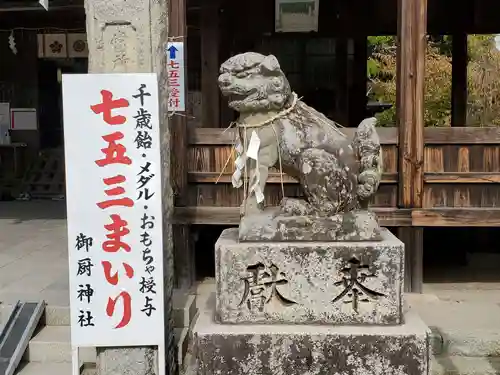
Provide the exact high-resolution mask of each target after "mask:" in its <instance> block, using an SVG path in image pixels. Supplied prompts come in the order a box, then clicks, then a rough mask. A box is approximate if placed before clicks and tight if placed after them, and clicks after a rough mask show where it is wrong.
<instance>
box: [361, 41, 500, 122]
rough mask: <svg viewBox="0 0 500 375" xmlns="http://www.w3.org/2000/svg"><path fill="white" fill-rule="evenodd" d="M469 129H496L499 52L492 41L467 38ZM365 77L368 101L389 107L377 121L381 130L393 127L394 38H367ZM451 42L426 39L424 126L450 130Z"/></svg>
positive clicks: (499, 118)
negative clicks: (368, 93) (382, 127)
mask: <svg viewBox="0 0 500 375" xmlns="http://www.w3.org/2000/svg"><path fill="white" fill-rule="evenodd" d="M468 41H469V42H468V44H469V66H468V109H467V124H468V125H472V126H484V125H489V126H491V125H493V124H495V125H500V52H498V51H497V50H496V49H495V47H494V46H495V43H494V35H470V36H469V37H468ZM368 51H369V59H368V64H367V65H368V68H367V75H368V78H369V80H370V85H371V90H370V91H371V96H372V99H375V100H379V101H381V102H388V103H392V104H393V107H392V108H391V109H389V110H387V111H384V112H382V113H379V114H377V115H376V117H377V118H378V120H379V125H380V126H394V125H395V122H396V47H395V38H394V37H388V36H375V37H368ZM451 55H452V38H451V37H450V36H439V37H429V38H428V45H427V55H426V57H427V58H426V64H425V67H426V68H425V97H424V103H425V105H424V111H425V112H424V121H425V125H426V126H450V122H451V72H452V58H451Z"/></svg>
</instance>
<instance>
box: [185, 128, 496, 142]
mask: <svg viewBox="0 0 500 375" xmlns="http://www.w3.org/2000/svg"><path fill="white" fill-rule="evenodd" d="M355 130H356V129H352V128H344V129H342V131H343V132H344V133H345V134H346V135H347V136H348V137H351V138H352V137H353V135H354V131H355ZM377 132H378V134H379V137H380V142H381V143H382V144H383V145H397V144H398V128H396V127H390V128H378V129H377ZM234 136H235V134H234V129H226V128H224V129H223V128H212V127H211V128H203V129H191V130H190V132H189V144H190V145H206V146H217V145H232V144H233V142H234ZM424 141H425V144H426V145H434V144H443V145H444V144H462V145H466V144H500V127H483V128H468V127H453V128H432V127H429V128H425V129H424Z"/></svg>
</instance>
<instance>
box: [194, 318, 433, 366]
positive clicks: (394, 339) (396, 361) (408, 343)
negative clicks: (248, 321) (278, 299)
mask: <svg viewBox="0 0 500 375" xmlns="http://www.w3.org/2000/svg"><path fill="white" fill-rule="evenodd" d="M212 317H213V312H210V313H209V312H204V313H203V314H202V315H200V317H199V319H198V322H197V323H196V325H195V327H194V332H193V334H194V350H195V356H196V362H197V375H215V374H221V375H222V374H223V375H285V374H286V375H325V374H332V375H333V374H335V375H383V374H387V375H388V374H391V375H428V374H429V373H430V365H429V357H430V348H429V340H428V335H429V331H428V328H427V326H426V325H425V324H424V323H423V322H422V321H421V320H420V319H419V318H418V316H416V315H414V314H407V315H406V316H405V320H406V323H405V324H403V325H401V326H391V327H382V326H370V327H355V326H337V327H335V326H314V325H223V324H217V323H216V322H215V321H214V320H213V318H212Z"/></svg>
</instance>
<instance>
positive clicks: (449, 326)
mask: <svg viewBox="0 0 500 375" xmlns="http://www.w3.org/2000/svg"><path fill="white" fill-rule="evenodd" d="M412 307H413V308H415V309H416V310H417V312H418V313H419V315H420V317H421V318H422V319H423V320H424V322H425V323H426V324H427V325H428V326H429V327H431V329H432V331H433V333H434V335H435V337H434V338H435V339H436V340H434V341H433V349H434V353H435V354H437V355H439V354H442V355H450V356H458V357H461V356H463V357H500V306H499V305H497V304H495V303H487V302H481V303H470V302H461V301H443V300H438V301H435V302H430V303H424V304H416V305H414V306H412ZM438 335H440V336H441V340H438V338H437V336H438ZM439 341H440V342H439ZM499 373H500V367H499Z"/></svg>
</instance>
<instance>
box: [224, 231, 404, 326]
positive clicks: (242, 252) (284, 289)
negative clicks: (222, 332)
mask: <svg viewBox="0 0 500 375" xmlns="http://www.w3.org/2000/svg"><path fill="white" fill-rule="evenodd" d="M381 235H382V238H383V239H382V241H373V242H281V243H256V242H254V243H250V242H245V243H241V242H238V229H236V228H235V229H227V230H225V231H224V232H223V233H222V234H221V237H220V238H219V240H218V241H217V243H216V245H215V258H216V260H215V266H216V294H217V300H216V320H217V321H218V322H220V323H228V324H351V325H352V324H364V325H370V324H377V325H395V324H400V323H401V322H402V310H403V308H402V305H403V303H402V292H403V283H404V278H403V274H404V266H403V264H404V244H403V243H402V242H401V241H400V240H398V239H397V238H396V237H395V236H394V235H393V234H391V233H390V232H389V230H387V229H385V228H382V230H381ZM358 263H359V264H358ZM356 267H358V268H357V277H353V275H354V273H355V269H356ZM364 267H366V268H364ZM349 269H350V270H349ZM256 278H257V281H255V280H256ZM351 279H352V281H351ZM274 281H276V282H274ZM354 281H356V283H354ZM351 287H352V288H351Z"/></svg>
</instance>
